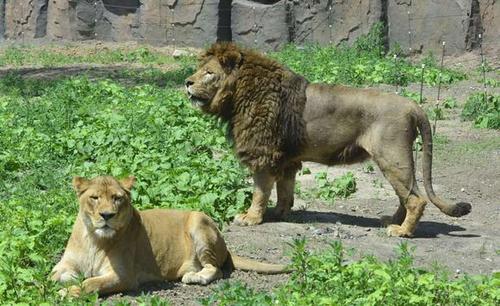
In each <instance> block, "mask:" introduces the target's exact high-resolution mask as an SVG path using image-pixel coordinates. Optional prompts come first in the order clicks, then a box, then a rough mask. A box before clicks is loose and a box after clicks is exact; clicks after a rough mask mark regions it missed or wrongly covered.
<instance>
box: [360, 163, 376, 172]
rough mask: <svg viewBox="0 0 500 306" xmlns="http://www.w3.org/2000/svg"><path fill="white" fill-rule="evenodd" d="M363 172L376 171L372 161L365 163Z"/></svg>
mask: <svg viewBox="0 0 500 306" xmlns="http://www.w3.org/2000/svg"><path fill="white" fill-rule="evenodd" d="M363 172H364V173H373V172H375V167H374V166H373V164H372V163H370V162H368V163H366V164H364V165H363Z"/></svg>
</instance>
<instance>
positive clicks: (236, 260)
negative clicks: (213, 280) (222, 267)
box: [229, 254, 289, 274]
mask: <svg viewBox="0 0 500 306" xmlns="http://www.w3.org/2000/svg"><path fill="white" fill-rule="evenodd" d="M229 256H230V260H231V261H232V263H233V267H234V268H235V269H238V270H243V271H255V272H258V273H264V274H279V273H287V272H289V270H288V269H287V267H286V266H285V265H276V264H270V263H264V262H259V261H256V260H253V259H249V258H245V257H240V256H237V255H233V254H229Z"/></svg>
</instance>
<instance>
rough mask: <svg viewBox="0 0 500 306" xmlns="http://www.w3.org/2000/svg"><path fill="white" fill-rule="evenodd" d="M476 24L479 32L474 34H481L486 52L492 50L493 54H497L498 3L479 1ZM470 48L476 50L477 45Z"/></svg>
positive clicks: (499, 14)
mask: <svg viewBox="0 0 500 306" xmlns="http://www.w3.org/2000/svg"><path fill="white" fill-rule="evenodd" d="M477 22H478V23H479V25H478V27H479V30H477V31H476V34H479V32H481V33H482V35H483V38H482V42H483V47H484V48H485V49H486V50H488V51H490V49H491V50H493V52H492V53H493V54H498V53H499V48H500V30H499V29H500V1H497V0H479V16H478V18H477ZM476 37H477V36H476ZM471 39H472V38H471ZM472 47H476V48H477V44H476V45H473V46H472Z"/></svg>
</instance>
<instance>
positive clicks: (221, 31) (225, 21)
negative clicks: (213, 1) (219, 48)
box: [217, 0, 233, 41]
mask: <svg viewBox="0 0 500 306" xmlns="http://www.w3.org/2000/svg"><path fill="white" fill-rule="evenodd" d="M232 4H233V0H221V1H219V6H218V10H219V14H218V15H219V20H217V41H232V40H233V35H232V29H231V6H232Z"/></svg>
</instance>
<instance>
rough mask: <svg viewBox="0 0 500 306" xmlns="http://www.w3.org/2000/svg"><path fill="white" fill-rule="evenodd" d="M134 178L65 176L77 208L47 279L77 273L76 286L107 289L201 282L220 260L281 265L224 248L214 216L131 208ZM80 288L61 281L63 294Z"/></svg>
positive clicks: (217, 270)
mask: <svg viewBox="0 0 500 306" xmlns="http://www.w3.org/2000/svg"><path fill="white" fill-rule="evenodd" d="M134 182H135V178H134V177H129V178H126V179H123V180H120V181H118V180H116V179H115V178H113V177H110V176H100V177H96V178H94V179H91V180H87V179H85V178H82V177H75V178H74V179H73V186H74V188H75V190H76V192H77V194H78V198H79V202H80V211H79V213H78V217H77V219H76V222H75V225H74V227H73V232H72V233H71V237H70V239H69V241H68V245H67V246H66V250H65V252H64V255H63V257H62V258H61V261H60V262H59V263H58V264H57V265H56V266H55V267H54V269H53V271H52V273H53V274H52V279H53V280H56V281H59V282H62V283H65V282H68V281H71V280H74V279H75V278H76V277H77V276H78V274H83V275H84V276H85V278H86V279H85V281H84V282H83V284H82V287H81V288H82V289H83V291H85V292H99V293H101V294H109V293H114V292H120V291H128V290H134V289H137V288H138V286H139V285H140V284H142V283H144V282H150V281H160V280H178V279H181V280H182V282H184V283H187V284H202V285H206V284H208V283H210V282H212V281H213V280H216V279H219V278H221V277H222V272H221V267H222V266H223V265H224V264H228V265H229V267H234V268H236V269H241V270H253V271H257V272H261V273H280V272H284V271H285V266H282V265H273V264H266V263H260V262H257V261H253V260H249V259H245V258H241V257H238V256H235V255H232V254H230V253H229V252H228V250H227V248H226V243H225V242H224V239H223V238H222V235H221V233H220V232H219V231H218V229H217V226H216V225H215V223H214V222H213V221H212V220H211V219H210V218H209V217H208V216H206V215H205V214H203V213H201V212H189V211H178V210H170V209H151V210H145V211H141V212H139V211H138V210H136V209H135V208H134V207H133V206H132V205H131V200H130V190H131V188H132V186H133V184H134ZM80 291H81V289H80V287H78V286H71V287H69V294H71V295H79V294H80V293H81V292H80Z"/></svg>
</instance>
